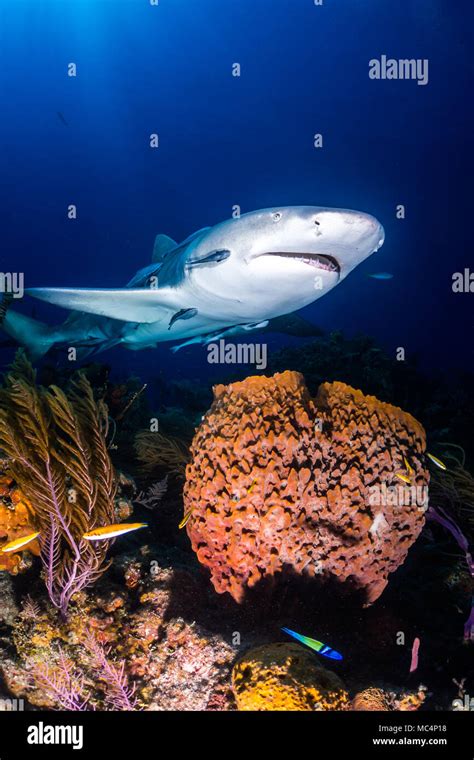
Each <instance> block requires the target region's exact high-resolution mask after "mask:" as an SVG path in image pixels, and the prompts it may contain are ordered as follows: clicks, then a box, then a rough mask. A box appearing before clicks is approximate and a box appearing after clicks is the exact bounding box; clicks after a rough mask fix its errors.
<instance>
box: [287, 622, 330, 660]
mask: <svg viewBox="0 0 474 760" xmlns="http://www.w3.org/2000/svg"><path fill="white" fill-rule="evenodd" d="M281 630H282V631H284V632H285V633H287V634H288V635H289V636H293V638H294V639H296V640H297V641H300V642H301V643H302V644H306V646H307V647H309V648H310V649H313V650H314V651H315V652H317V653H318V654H322V655H324V657H329V658H330V659H331V660H342V654H339V652H336V650H335V649H332V648H331V647H328V645H327V644H323V643H322V641H316V639H310V638H309V636H303V635H302V634H301V633H296V632H295V631H290V629H289V628H282V629H281Z"/></svg>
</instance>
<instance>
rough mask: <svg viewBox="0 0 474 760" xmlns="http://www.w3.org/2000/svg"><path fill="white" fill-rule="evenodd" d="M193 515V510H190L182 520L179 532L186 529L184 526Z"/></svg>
mask: <svg viewBox="0 0 474 760" xmlns="http://www.w3.org/2000/svg"><path fill="white" fill-rule="evenodd" d="M192 513H193V510H192V508H191V509H188V511H187V512H186V514H185V515H184V517H183V519H182V520H181V522H180V524H179V525H178V529H179V530H181V528H184V526H185V525H187V524H188V521H189V518H190V517H191V515H192Z"/></svg>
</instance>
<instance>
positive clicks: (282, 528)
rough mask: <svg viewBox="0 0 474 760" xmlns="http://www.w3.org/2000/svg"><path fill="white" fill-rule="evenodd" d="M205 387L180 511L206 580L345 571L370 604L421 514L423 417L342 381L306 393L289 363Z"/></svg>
mask: <svg viewBox="0 0 474 760" xmlns="http://www.w3.org/2000/svg"><path fill="white" fill-rule="evenodd" d="M214 395H215V398H214V402H213V404H212V406H211V409H210V410H209V412H208V413H207V414H206V416H205V417H204V419H203V422H202V424H201V425H200V427H199V429H198V430H197V433H196V435H195V438H194V440H193V443H192V447H191V455H192V460H191V463H190V464H189V465H188V467H187V471H186V484H185V488H184V513H185V515H187V514H190V515H191V517H190V519H189V521H188V524H187V532H188V535H189V538H190V539H191V543H192V547H193V549H194V551H195V552H196V554H197V557H198V559H199V561H200V562H201V563H202V564H203V565H204V566H206V567H207V568H208V569H209V571H210V574H211V580H212V583H213V585H214V588H215V589H216V591H218V592H219V593H223V592H225V591H228V592H229V593H230V594H231V595H232V596H233V597H234V599H236V600H237V601H242V599H243V597H244V595H245V591H246V589H247V587H252V586H255V585H256V584H257V583H258V582H259V581H261V580H262V579H264V578H265V577H268V576H270V577H271V576H273V575H274V574H276V573H277V572H279V571H282V570H283V569H285V568H291V569H292V571H293V572H296V573H298V574H301V573H305V574H307V575H308V576H311V577H314V576H316V575H317V576H319V578H320V580H321V581H325V580H327V579H329V578H331V579H336V580H337V581H338V582H345V581H347V582H348V583H349V584H350V585H351V587H354V588H356V589H361V590H363V591H364V592H365V597H366V602H367V603H369V604H370V603H372V602H373V601H374V600H375V599H377V597H378V596H380V594H381V593H382V591H383V589H384V588H385V586H386V584H387V582H388V581H387V578H388V575H389V573H391V572H393V571H394V570H396V569H397V567H399V566H400V565H401V564H402V563H403V561H404V559H405V557H406V555H407V552H408V549H409V547H410V546H411V544H412V543H413V542H414V541H415V539H416V538H417V537H418V535H419V533H420V531H421V529H422V527H423V524H424V514H423V513H424V509H425V508H426V504H425V499H426V489H427V484H428V472H427V470H426V468H425V465H424V459H423V454H424V450H425V434H424V430H423V428H422V426H421V425H420V424H419V423H418V422H417V421H416V420H415V419H414V418H413V417H411V415H409V414H407V413H405V412H403V411H402V410H401V409H398V408H397V407H394V406H391V405H389V404H385V403H382V402H380V401H378V400H377V399H376V398H374V397H370V396H364V394H363V393H361V392H360V391H358V390H354V389H353V388H350V387H349V386H347V385H344V384H343V383H337V382H336V383H324V384H323V385H321V387H320V388H319V391H318V394H317V396H316V398H315V399H312V398H311V397H310V394H309V392H308V390H307V388H306V385H305V382H304V379H303V377H302V375H300V374H299V373H296V372H284V373H283V374H277V375H275V376H273V377H271V378H267V377H249V378H247V379H246V380H244V381H242V382H239V383H233V384H232V385H229V386H222V385H220V386H216V388H215V389H214ZM407 463H408V466H409V476H408V475H407V474H406V469H407ZM403 473H405V474H403ZM399 476H401V477H402V478H403V479H402V480H400V477H399ZM420 494H421V495H422V500H421V502H420V498H419V495H420Z"/></svg>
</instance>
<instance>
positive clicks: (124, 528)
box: [82, 523, 148, 541]
mask: <svg viewBox="0 0 474 760" xmlns="http://www.w3.org/2000/svg"><path fill="white" fill-rule="evenodd" d="M140 528H148V525H147V523H118V524H116V525H106V526H105V527H103V528H94V530H89V531H88V532H87V533H84V535H83V536H82V538H85V539H86V541H106V540H107V539H109V538H116V537H117V536H123V535H125V533H131V532H132V531H133V530H139V529H140Z"/></svg>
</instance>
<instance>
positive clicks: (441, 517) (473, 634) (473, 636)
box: [426, 506, 474, 641]
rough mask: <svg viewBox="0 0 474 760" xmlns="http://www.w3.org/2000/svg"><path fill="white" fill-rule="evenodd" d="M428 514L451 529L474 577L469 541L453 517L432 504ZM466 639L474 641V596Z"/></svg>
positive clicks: (473, 563)
mask: <svg viewBox="0 0 474 760" xmlns="http://www.w3.org/2000/svg"><path fill="white" fill-rule="evenodd" d="M426 516H427V518H428V519H429V520H433V521H434V522H437V523H439V524H440V525H442V526H443V527H444V528H446V530H449V532H450V533H451V535H452V536H453V538H454V539H455V540H456V542H457V544H458V546H459V547H460V548H461V549H462V551H463V552H464V554H465V557H466V563H467V567H468V570H469V573H470V575H471V578H474V560H473V558H472V554H471V552H470V551H469V542H468V540H467V538H466V536H465V535H464V533H463V532H462V531H461V529H460V528H459V526H458V525H457V524H456V523H455V522H454V520H453V518H452V517H450V516H449V515H448V514H447V513H446V512H445V511H444V509H442V508H441V507H432V506H430V507H429V509H428V511H427V513H426ZM464 641H474V598H473V600H472V603H471V613H470V615H469V617H468V619H467V620H466V622H465V624H464Z"/></svg>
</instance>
